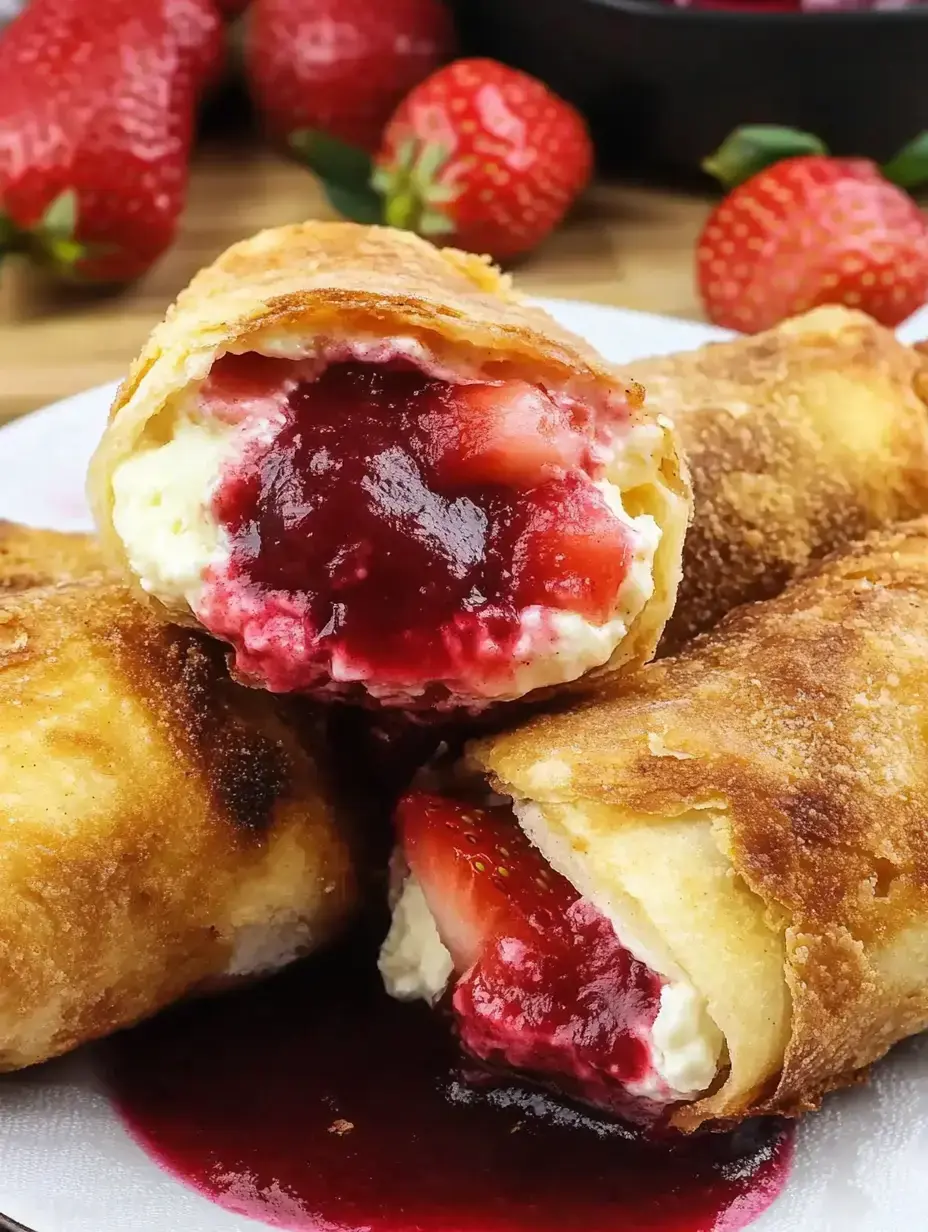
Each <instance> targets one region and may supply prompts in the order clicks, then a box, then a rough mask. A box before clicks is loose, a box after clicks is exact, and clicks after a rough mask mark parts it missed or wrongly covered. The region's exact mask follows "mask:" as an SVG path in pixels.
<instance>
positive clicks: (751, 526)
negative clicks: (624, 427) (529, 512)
mask: <svg viewBox="0 0 928 1232" xmlns="http://www.w3.org/2000/svg"><path fill="white" fill-rule="evenodd" d="M629 371H630V372H631V373H632V374H633V375H634V376H636V377H637V378H638V379H639V380H640V381H642V382H643V383H644V385H645V387H646V389H647V401H648V404H649V405H651V406H653V407H654V408H656V409H657V410H659V411H661V412H663V413H664V414H666V415H668V416H669V417H670V418H672V419H673V420H674V422H675V424H676V427H677V430H678V432H679V434H680V438H681V440H682V442H683V446H684V449H685V452H686V453H687V456H688V459H689V464H690V470H691V472H692V480H693V489H694V495H695V514H694V521H693V524H692V526H691V528H690V531H689V535H688V536H687V540H686V544H685V547H684V554H683V580H682V582H681V584H680V589H679V592H678V596H677V605H676V607H675V609H674V614H673V616H672V617H671V619H670V621H669V622H668V624H667V627H666V629H665V632H664V637H663V640H662V642H661V653H672V652H673V650H674V649H675V648H677V647H679V646H680V645H682V644H683V643H684V642H685V641H686V640H687V639H688V638H690V637H692V636H693V634H695V633H698V632H700V631H702V630H704V629H707V628H711V627H712V625H714V624H715V623H716V622H717V621H718V620H719V619H720V618H721V617H722V616H723V615H724V614H725V613H726V612H728V611H730V610H731V608H733V607H734V606H735V605H736V604H738V603H745V602H749V601H753V600H757V599H766V598H770V597H771V596H773V595H775V594H778V593H779V592H780V591H781V590H782V589H783V587H784V586H785V584H786V583H787V582H788V581H789V580H790V578H792V577H794V576H795V575H796V574H797V573H798V572H799V571H800V570H801V569H803V568H805V566H806V565H807V564H808V563H809V562H810V561H811V560H815V559H818V558H820V557H822V556H824V555H826V554H827V553H828V552H831V551H834V550H835V549H837V548H839V547H840V546H841V545H842V544H844V543H848V542H850V541H852V540H854V539H857V538H860V537H861V536H862V535H864V534H866V533H868V532H869V531H871V530H876V529H879V528H880V527H882V526H887V525H890V524H892V523H893V522H897V521H901V520H904V519H905V518H910V517H914V516H916V515H918V514H921V513H924V512H925V511H926V510H928V414H926V408H925V402H924V401H923V398H925V397H926V396H928V375H926V372H928V370H926V368H925V365H924V359H923V358H922V357H921V356H919V355H918V354H916V353H915V352H914V351H913V350H910V349H909V348H908V347H905V346H903V345H902V344H901V343H899V342H898V341H897V340H896V338H895V337H894V335H893V334H892V333H891V332H890V331H889V330H886V329H884V328H883V327H882V326H880V325H877V324H876V322H875V321H873V320H871V319H870V318H869V317H867V316H865V315H864V314H863V313H860V312H852V311H849V310H847V309H844V308H823V309H817V310H816V311H814V312H811V313H808V314H806V315H805V316H803V317H797V318H796V319H795V320H792V321H787V322H785V323H784V324H783V325H781V326H778V327H777V328H776V329H773V330H770V331H769V332H767V333H764V334H759V335H757V336H756V337H752V338H739V339H737V340H736V341H734V342H723V343H717V344H714V345H712V346H708V347H704V348H702V349H701V350H698V351H694V352H692V353H688V354H682V355H673V356H670V357H668V358H664V359H653V360H646V361H643V362H641V363H637V364H632V365H630V367H629Z"/></svg>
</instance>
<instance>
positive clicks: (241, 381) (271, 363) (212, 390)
mask: <svg viewBox="0 0 928 1232" xmlns="http://www.w3.org/2000/svg"><path fill="white" fill-rule="evenodd" d="M300 377H301V366H300V364H299V363H298V362H297V361H295V360H292V359H273V358H271V357H270V356H268V355H259V354H258V353H257V352H255V351H246V352H245V353H244V354H242V355H231V354H230V355H222V356H220V358H219V359H217V360H216V362H215V363H214V364H213V366H212V368H211V369H210V373H209V376H208V377H207V378H206V380H205V381H204V382H203V384H202V385H201V386H200V395H199V398H200V406H201V408H202V409H203V410H204V411H205V412H206V413H207V414H208V415H211V416H213V418H215V419H219V420H221V421H222V422H223V423H232V424H237V423H244V422H245V421H246V420H248V419H252V418H258V417H259V416H270V415H273V414H274V413H275V412H277V411H279V410H280V409H281V408H282V407H283V406H285V405H286V402H287V399H288V397H289V396H290V394H291V393H292V392H293V390H294V389H296V387H297V385H298V384H299V381H300Z"/></svg>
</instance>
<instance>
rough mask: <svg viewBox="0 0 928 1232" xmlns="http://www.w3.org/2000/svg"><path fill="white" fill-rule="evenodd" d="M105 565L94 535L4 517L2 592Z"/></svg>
mask: <svg viewBox="0 0 928 1232" xmlns="http://www.w3.org/2000/svg"><path fill="white" fill-rule="evenodd" d="M103 568H104V565H103V557H102V555H101V553H100V549H99V546H98V545H97V541H96V540H95V539H94V538H92V537H91V536H90V535H76V534H66V533H64V532H63V531H57V530H36V529H35V528H34V527H31V526H19V525H18V524H17V523H16V522H3V521H0V593H3V592H4V591H14V590H28V589H29V587H30V586H48V585H49V584H51V583H53V582H73V581H77V580H78V579H80V578H84V577H87V576H88V575H89V574H92V573H99V572H101V571H103Z"/></svg>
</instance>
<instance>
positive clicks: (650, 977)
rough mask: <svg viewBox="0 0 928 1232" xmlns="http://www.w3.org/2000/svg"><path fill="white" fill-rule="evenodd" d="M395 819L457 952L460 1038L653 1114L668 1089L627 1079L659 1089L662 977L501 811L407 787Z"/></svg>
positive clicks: (504, 1061)
mask: <svg viewBox="0 0 928 1232" xmlns="http://www.w3.org/2000/svg"><path fill="white" fill-rule="evenodd" d="M397 823H398V832H399V836H400V842H401V843H402V845H403V850H404V854H405V858H406V860H407V862H408V864H409V866H410V868H411V870H412V872H413V873H414V874H415V876H416V877H417V879H418V881H419V884H420V886H421V887H422V890H423V893H424V894H425V898H426V902H427V903H428V905H429V908H430V910H431V912H432V914H433V916H434V917H435V922H436V925H437V927H438V932H439V935H440V936H441V937H442V940H443V941H444V942H445V944H446V946H447V947H448V949H449V950H450V951H451V954H452V957H453V959H454V963H455V971H456V973H457V976H458V977H459V978H458V979H457V982H456V984H455V985H454V990H453V994H452V997H451V1004H452V1009H453V1013H454V1018H455V1023H456V1026H457V1030H458V1033H459V1036H460V1040H461V1044H462V1045H463V1047H464V1048H465V1049H466V1050H467V1051H468V1052H469V1053H471V1054H472V1055H473V1056H475V1057H477V1058H479V1059H480V1060H481V1061H484V1062H487V1063H489V1064H490V1065H493V1066H499V1067H501V1068H503V1069H506V1070H524V1071H528V1072H529V1073H532V1074H535V1075H538V1076H539V1077H543V1078H545V1079H548V1080H551V1081H553V1082H555V1083H556V1085H557V1087H558V1089H559V1090H565V1089H566V1090H567V1091H569V1092H571V1093H572V1094H573V1095H575V1096H578V1097H580V1098H582V1099H583V1100H584V1101H585V1102H586V1103H590V1104H592V1105H594V1106H596V1107H598V1108H604V1109H607V1110H609V1111H610V1112H613V1113H616V1114H618V1115H620V1116H622V1117H623V1118H625V1119H627V1120H632V1121H635V1122H636V1123H653V1122H654V1121H655V1120H656V1119H657V1118H658V1117H660V1115H661V1113H662V1111H663V1104H664V1103H666V1102H667V1100H666V1098H665V1099H664V1100H663V1101H662V1100H660V1099H658V1100H657V1101H656V1102H655V1100H654V1098H653V1097H652V1098H651V1099H647V1100H643V1099H641V1098H640V1097H636V1096H635V1094H634V1087H635V1085H636V1084H639V1083H642V1082H645V1081H646V1080H648V1078H649V1077H651V1078H652V1080H653V1081H654V1082H656V1083H658V1084H659V1088H663V1084H662V1083H661V1081H660V1079H659V1078H657V1077H656V1076H655V1075H653V1069H652V1062H651V1050H650V1045H649V1042H648V1040H649V1034H650V1029H651V1027H652V1026H653V1023H654V1020H655V1018H656V1017H657V1013H658V1010H659V1008H660V995H661V986H662V983H663V981H662V980H661V978H660V977H659V976H658V975H656V974H655V973H654V972H653V971H652V970H651V969H650V968H649V967H647V966H646V965H645V964H644V963H641V962H639V961H638V960H637V959H635V958H634V957H633V956H632V955H631V954H630V953H629V951H628V950H627V949H626V948H625V946H624V945H622V943H621V941H620V940H619V938H618V937H617V936H616V933H615V930H614V929H613V927H612V925H611V923H610V922H609V920H607V919H606V917H605V916H603V915H602V914H601V913H600V912H599V911H597V910H596V908H595V907H593V906H592V904H591V903H589V902H587V901H586V900H584V899H582V898H581V897H580V895H579V894H578V893H577V891H576V890H575V889H574V887H573V886H572V885H571V884H570V882H569V881H568V880H567V879H566V878H565V877H561V876H560V875H559V874H558V873H556V872H554V871H553V870H552V869H551V868H550V867H549V866H548V864H547V863H546V861H545V859H544V857H543V856H542V855H541V853H540V852H539V851H538V849H537V848H536V847H534V846H532V844H531V843H530V842H529V840H528V839H527V838H526V836H525V835H524V833H523V832H522V830H521V829H520V828H519V826H518V825H517V824H516V822H515V819H514V818H513V815H512V811H511V809H509V808H508V807H505V806H501V807H495V808H480V807H477V806H474V805H469V804H464V803H461V802H459V801H457V800H453V799H450V798H448V797H445V796H439V795H431V794H428V793H425V792H411V793H410V794H409V795H407V796H405V797H404V798H403V800H402V801H401V802H400V805H399V808H398V810H397ZM628 1087H631V1088H632V1093H629V1091H628V1089H627V1088H628ZM668 1096H669V1092H668Z"/></svg>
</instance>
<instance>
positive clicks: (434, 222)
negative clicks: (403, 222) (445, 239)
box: [416, 210, 454, 237]
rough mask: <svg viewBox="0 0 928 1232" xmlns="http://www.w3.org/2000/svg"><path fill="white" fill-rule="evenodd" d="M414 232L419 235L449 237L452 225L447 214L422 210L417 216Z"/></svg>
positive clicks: (452, 229) (452, 228)
mask: <svg viewBox="0 0 928 1232" xmlns="http://www.w3.org/2000/svg"><path fill="white" fill-rule="evenodd" d="M416 230H417V231H418V232H419V234H420V235H427V236H429V237H431V236H433V235H450V234H451V232H452V231H454V223H453V222H452V221H451V219H450V218H449V217H448V215H447V214H442V213H441V212H440V211H439V210H423V211H422V213H421V214H420V215H419V222H418V225H417V226H416Z"/></svg>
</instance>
